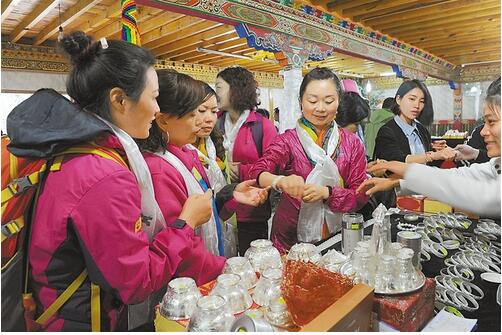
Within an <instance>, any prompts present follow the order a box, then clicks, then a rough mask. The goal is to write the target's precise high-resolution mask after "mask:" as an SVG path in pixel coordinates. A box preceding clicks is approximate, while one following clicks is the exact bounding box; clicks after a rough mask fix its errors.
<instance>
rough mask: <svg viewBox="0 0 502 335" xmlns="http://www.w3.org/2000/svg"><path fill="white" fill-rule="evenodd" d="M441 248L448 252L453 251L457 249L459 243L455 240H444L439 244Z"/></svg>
mask: <svg viewBox="0 0 502 335" xmlns="http://www.w3.org/2000/svg"><path fill="white" fill-rule="evenodd" d="M441 244H442V245H443V247H445V248H446V249H448V250H454V249H458V248H459V247H460V241H457V240H446V241H443V243H441Z"/></svg>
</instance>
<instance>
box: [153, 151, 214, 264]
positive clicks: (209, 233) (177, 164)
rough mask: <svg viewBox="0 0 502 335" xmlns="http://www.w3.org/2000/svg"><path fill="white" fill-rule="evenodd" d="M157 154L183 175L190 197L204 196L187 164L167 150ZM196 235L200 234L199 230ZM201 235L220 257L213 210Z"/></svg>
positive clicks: (211, 250) (207, 245)
mask: <svg viewBox="0 0 502 335" xmlns="http://www.w3.org/2000/svg"><path fill="white" fill-rule="evenodd" d="M155 154H156V155H157V156H159V157H162V158H164V159H165V160H166V161H167V162H168V163H170V164H171V165H172V166H174V168H175V169H176V170H178V172H179V173H181V176H182V177H183V180H184V181H185V185H186V188H187V191H188V196H191V195H195V194H204V191H203V190H202V186H201V185H200V184H199V182H198V181H197V179H195V177H194V175H193V174H192V172H191V171H189V170H188V169H187V167H186V166H185V164H183V162H182V161H181V160H180V159H179V158H178V157H176V156H175V155H173V154H172V153H170V152H169V151H167V150H166V151H165V152H156V153H155ZM213 196H214V195H213ZM196 233H198V232H197V230H196ZM201 235H202V239H203V240H204V244H205V245H206V248H207V250H209V251H210V252H211V253H212V254H213V255H216V256H218V255H219V252H218V233H217V230H216V222H215V217H214V212H213V210H211V218H210V219H209V221H208V222H206V223H204V224H203V225H202V226H201Z"/></svg>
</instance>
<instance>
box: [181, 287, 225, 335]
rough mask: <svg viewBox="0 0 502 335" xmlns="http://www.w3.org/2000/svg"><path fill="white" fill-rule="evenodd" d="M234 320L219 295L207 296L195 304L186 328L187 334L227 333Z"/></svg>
mask: <svg viewBox="0 0 502 335" xmlns="http://www.w3.org/2000/svg"><path fill="white" fill-rule="evenodd" d="M234 320H235V318H234V316H233V315H232V312H230V309H229V308H228V304H227V302H226V300H225V299H224V298H223V297H220V296H219V295H208V296H205V297H202V298H200V299H199V301H198V302H197V308H196V309H195V311H194V312H193V314H192V317H191V318H190V322H189V323H188V326H187V331H189V332H228V331H230V327H231V326H232V322H234Z"/></svg>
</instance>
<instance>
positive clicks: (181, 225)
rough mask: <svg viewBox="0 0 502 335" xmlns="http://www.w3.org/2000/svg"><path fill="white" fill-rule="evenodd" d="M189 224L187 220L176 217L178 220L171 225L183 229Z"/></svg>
mask: <svg viewBox="0 0 502 335" xmlns="http://www.w3.org/2000/svg"><path fill="white" fill-rule="evenodd" d="M186 225H187V223H186V221H185V220H182V219H176V221H174V222H173V224H172V225H171V227H173V228H176V229H183V228H184V227H185V226H186Z"/></svg>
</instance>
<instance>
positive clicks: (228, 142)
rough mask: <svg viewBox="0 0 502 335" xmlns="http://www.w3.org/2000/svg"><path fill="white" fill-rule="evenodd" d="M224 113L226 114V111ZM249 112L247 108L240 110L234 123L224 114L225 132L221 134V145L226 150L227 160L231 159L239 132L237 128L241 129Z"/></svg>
mask: <svg viewBox="0 0 502 335" xmlns="http://www.w3.org/2000/svg"><path fill="white" fill-rule="evenodd" d="M226 113H227V114H228V112H226ZM249 113H250V111H249V109H246V110H245V111H244V112H242V114H241V115H240V116H239V118H238V119H237V122H236V123H235V124H232V120H230V115H226V116H225V134H224V135H223V138H224V141H223V146H224V147H225V150H226V152H227V157H228V161H229V162H232V161H233V151H234V144H235V138H236V137H237V133H238V132H239V129H241V127H242V125H243V124H244V122H245V121H246V120H247V118H248V116H249Z"/></svg>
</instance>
